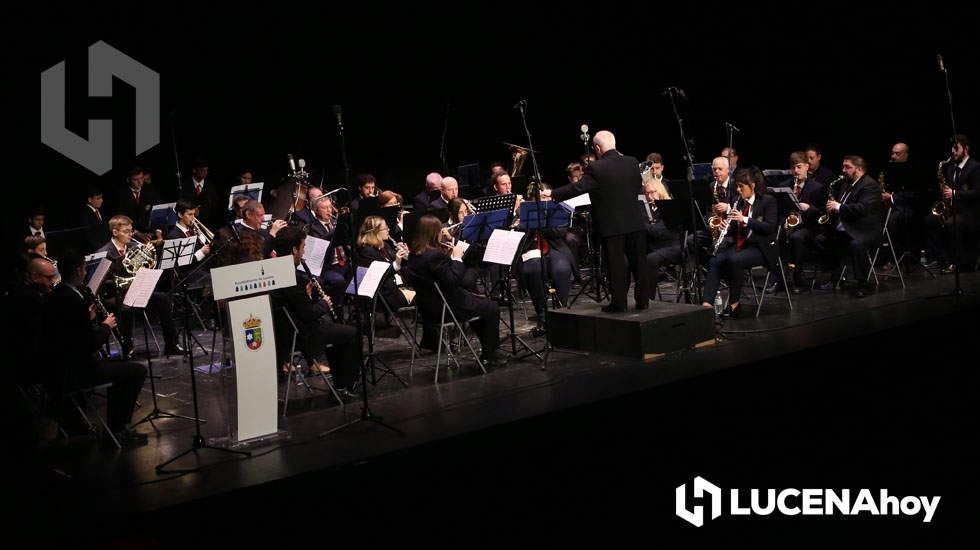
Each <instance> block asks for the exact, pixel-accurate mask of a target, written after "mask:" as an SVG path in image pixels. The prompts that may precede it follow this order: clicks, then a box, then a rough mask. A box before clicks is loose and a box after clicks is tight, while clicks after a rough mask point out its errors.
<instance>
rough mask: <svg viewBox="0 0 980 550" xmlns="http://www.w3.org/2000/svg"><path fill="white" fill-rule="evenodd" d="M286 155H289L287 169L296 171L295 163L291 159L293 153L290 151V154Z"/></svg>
mask: <svg viewBox="0 0 980 550" xmlns="http://www.w3.org/2000/svg"><path fill="white" fill-rule="evenodd" d="M286 156H287V157H289V171H290V172H295V171H296V163H295V162H294V161H293V155H292V154H291V153H290V154H288V155H286Z"/></svg>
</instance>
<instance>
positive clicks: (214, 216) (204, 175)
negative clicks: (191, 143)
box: [180, 157, 228, 227]
mask: <svg viewBox="0 0 980 550" xmlns="http://www.w3.org/2000/svg"><path fill="white" fill-rule="evenodd" d="M209 171H210V168H209V167H208V161H207V160H205V159H204V158H203V157H197V158H195V159H194V166H193V167H191V177H190V178H188V179H187V180H184V181H183V182H182V185H181V188H180V198H182V199H187V200H190V201H192V202H193V203H195V204H197V205H198V213H197V217H198V218H199V219H200V220H201V221H202V222H204V225H207V226H208V227H217V226H218V225H220V224H221V222H222V221H224V219H223V218H224V216H223V214H224V211H225V205H224V204H223V203H222V202H221V199H220V198H219V197H220V196H221V193H219V192H218V189H217V186H216V184H215V183H214V182H213V181H212V180H211V179H210V178H208V173H209ZM227 196H228V195H224V197H225V198H227Z"/></svg>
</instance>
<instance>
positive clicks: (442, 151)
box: [439, 99, 451, 174]
mask: <svg viewBox="0 0 980 550" xmlns="http://www.w3.org/2000/svg"><path fill="white" fill-rule="evenodd" d="M450 106H451V103H450V101H449V100H448V99H447V100H446V117H445V118H444V119H443V121H442V143H441V144H440V145H439V158H440V159H441V160H442V173H443V174H446V173H448V172H449V162H448V161H447V158H448V155H447V153H446V134H447V133H448V132H449V109H450Z"/></svg>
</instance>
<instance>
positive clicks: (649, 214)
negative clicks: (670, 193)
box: [636, 195, 653, 223]
mask: <svg viewBox="0 0 980 550" xmlns="http://www.w3.org/2000/svg"><path fill="white" fill-rule="evenodd" d="M636 200H637V201H638V202H639V203H640V212H642V213H643V215H644V216H646V218H647V221H648V222H650V223H653V209H652V208H651V207H650V203H649V202H647V196H646V195H637V196H636Z"/></svg>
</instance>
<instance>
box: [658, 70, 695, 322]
mask: <svg viewBox="0 0 980 550" xmlns="http://www.w3.org/2000/svg"><path fill="white" fill-rule="evenodd" d="M678 92H679V90H678V88H676V87H674V86H671V87H669V88H667V89H666V90H665V91H664V95H667V96H669V97H670V105H671V107H672V108H673V110H674V118H676V119H677V130H678V131H679V132H680V136H681V143H682V144H683V145H684V158H685V160H687V178H685V179H687V191H688V194H689V197H690V199H689V200H690V205H691V245H692V247H693V248H694V251H693V253H691V256H693V257H694V273H693V274H692V280H691V282H692V283H694V295H695V296H694V297H695V299H696V300H697V303H699V304H700V303H701V299H702V296H701V294H702V290H701V289H702V284H701V259H700V257H699V254H698V250H697V246H698V245H697V223H696V221H695V220H696V218H695V216H696V212H697V209H696V208H695V199H694V155H693V153H692V152H691V147H690V142H689V141H688V138H687V133H686V132H685V130H684V119H683V118H682V117H681V113H680V110H678V108H677V95H678ZM685 248H687V247H686V243H685Z"/></svg>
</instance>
